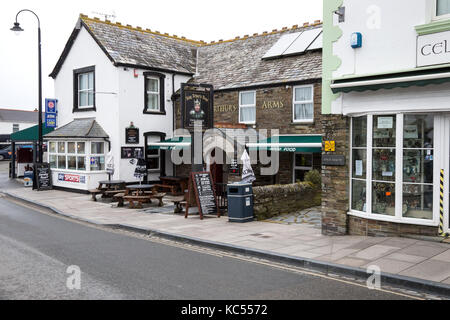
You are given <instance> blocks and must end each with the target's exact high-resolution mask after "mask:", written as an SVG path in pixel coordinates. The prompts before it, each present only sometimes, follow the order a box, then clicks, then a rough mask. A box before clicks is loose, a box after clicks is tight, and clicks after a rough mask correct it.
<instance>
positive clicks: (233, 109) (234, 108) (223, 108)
mask: <svg viewBox="0 0 450 320" xmlns="http://www.w3.org/2000/svg"><path fill="white" fill-rule="evenodd" d="M237 110H238V106H236V105H220V106H214V112H215V113H226V112H236V111H237Z"/></svg>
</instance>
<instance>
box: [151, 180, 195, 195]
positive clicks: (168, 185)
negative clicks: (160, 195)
mask: <svg viewBox="0 0 450 320" xmlns="http://www.w3.org/2000/svg"><path fill="white" fill-rule="evenodd" d="M159 180H160V181H161V184H156V185H155V186H154V189H155V190H156V191H159V190H160V189H163V190H170V192H171V193H172V194H174V195H175V194H184V192H185V190H186V189H187V188H188V182H189V178H188V177H170V176H166V177H159Z"/></svg>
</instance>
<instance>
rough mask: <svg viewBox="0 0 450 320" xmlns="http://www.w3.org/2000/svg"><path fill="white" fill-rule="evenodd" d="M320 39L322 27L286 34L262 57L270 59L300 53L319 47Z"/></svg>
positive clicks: (320, 46)
mask: <svg viewBox="0 0 450 320" xmlns="http://www.w3.org/2000/svg"><path fill="white" fill-rule="evenodd" d="M322 40H323V37H322V28H316V29H310V30H306V31H303V32H296V33H290V34H286V35H284V36H282V37H281V38H280V39H279V40H278V41H277V42H276V43H275V44H274V45H273V46H272V48H270V50H269V51H267V52H266V54H265V55H264V56H263V57H262V58H263V59H272V58H277V57H282V56H285V55H293V54H301V53H303V52H305V51H308V50H317V49H321V48H322Z"/></svg>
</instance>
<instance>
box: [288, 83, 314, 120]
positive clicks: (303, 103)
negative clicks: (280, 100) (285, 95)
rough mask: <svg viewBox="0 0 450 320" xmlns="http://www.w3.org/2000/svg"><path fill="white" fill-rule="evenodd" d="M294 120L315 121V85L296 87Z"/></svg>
mask: <svg viewBox="0 0 450 320" xmlns="http://www.w3.org/2000/svg"><path fill="white" fill-rule="evenodd" d="M293 101H294V103H293V108H294V110H293V115H294V122H313V121H314V87H313V86H300V87H294V100H293Z"/></svg>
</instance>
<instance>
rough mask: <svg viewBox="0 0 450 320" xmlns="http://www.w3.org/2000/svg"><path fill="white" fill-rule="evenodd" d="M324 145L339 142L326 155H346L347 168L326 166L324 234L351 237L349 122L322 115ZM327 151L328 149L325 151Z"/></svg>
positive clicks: (338, 116)
mask: <svg viewBox="0 0 450 320" xmlns="http://www.w3.org/2000/svg"><path fill="white" fill-rule="evenodd" d="M322 125H323V130H324V137H323V141H324V142H325V141H335V142H336V151H335V152H328V153H327V152H325V151H323V154H336V155H345V158H346V165H345V166H322V234H325V235H345V234H347V233H348V216H347V212H348V211H349V165H350V163H349V161H350V159H349V134H350V121H349V118H347V117H343V116H341V115H322ZM323 150H325V147H323Z"/></svg>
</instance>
